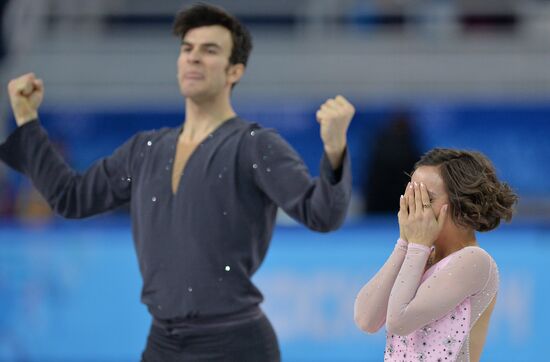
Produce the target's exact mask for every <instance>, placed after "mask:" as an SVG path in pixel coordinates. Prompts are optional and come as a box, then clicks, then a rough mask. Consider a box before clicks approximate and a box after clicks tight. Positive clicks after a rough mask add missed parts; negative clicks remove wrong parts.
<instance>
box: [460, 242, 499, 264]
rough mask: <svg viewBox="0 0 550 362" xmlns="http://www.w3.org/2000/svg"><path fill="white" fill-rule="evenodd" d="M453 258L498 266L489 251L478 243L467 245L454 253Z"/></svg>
mask: <svg viewBox="0 0 550 362" xmlns="http://www.w3.org/2000/svg"><path fill="white" fill-rule="evenodd" d="M453 259H459V260H464V262H468V263H473V264H485V265H487V266H489V267H494V268H496V266H497V264H496V262H495V259H493V257H492V256H491V254H489V252H488V251H487V250H485V249H483V248H482V247H480V246H478V245H471V246H466V247H464V248H462V249H460V250H459V251H457V252H455V253H454V254H453Z"/></svg>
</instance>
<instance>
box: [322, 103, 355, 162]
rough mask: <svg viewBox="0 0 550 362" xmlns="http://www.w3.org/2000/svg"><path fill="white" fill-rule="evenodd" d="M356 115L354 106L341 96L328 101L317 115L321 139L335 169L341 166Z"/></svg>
mask: <svg viewBox="0 0 550 362" xmlns="http://www.w3.org/2000/svg"><path fill="white" fill-rule="evenodd" d="M354 114H355V108H354V107H353V105H352V104H351V103H350V102H349V101H348V100H347V99H346V98H344V97H342V96H341V95H338V96H336V97H335V98H330V99H328V100H327V101H326V102H325V103H323V104H322V105H321V107H320V108H319V110H318V111H317V113H316V117H317V122H319V124H320V125H321V139H322V140H323V145H324V148H325V152H326V153H327V156H328V157H329V160H330V162H331V164H332V167H333V168H337V167H339V166H340V163H341V158H342V155H343V153H344V150H345V148H346V144H347V131H348V127H349V124H350V122H351V119H352V118H353V115H354Z"/></svg>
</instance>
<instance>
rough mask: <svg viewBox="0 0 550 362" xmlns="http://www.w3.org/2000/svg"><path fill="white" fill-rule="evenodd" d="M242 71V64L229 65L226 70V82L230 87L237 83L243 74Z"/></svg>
mask: <svg viewBox="0 0 550 362" xmlns="http://www.w3.org/2000/svg"><path fill="white" fill-rule="evenodd" d="M244 69H245V67H244V64H242V63H238V64H232V65H230V66H229V69H228V70H227V81H228V82H229V83H230V84H231V85H234V84H236V83H238V82H239V81H240V80H241V78H242V76H243V74H244Z"/></svg>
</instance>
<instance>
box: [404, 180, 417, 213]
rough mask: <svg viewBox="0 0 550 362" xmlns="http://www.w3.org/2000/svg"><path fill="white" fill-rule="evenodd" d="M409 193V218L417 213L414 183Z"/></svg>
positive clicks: (410, 186)
mask: <svg viewBox="0 0 550 362" xmlns="http://www.w3.org/2000/svg"><path fill="white" fill-rule="evenodd" d="M407 191H408V192H409V194H408V195H407V196H406V198H407V206H408V207H409V216H410V215H414V214H415V213H416V204H415V201H414V185H413V183H412V182H411V184H410V185H409V190H407Z"/></svg>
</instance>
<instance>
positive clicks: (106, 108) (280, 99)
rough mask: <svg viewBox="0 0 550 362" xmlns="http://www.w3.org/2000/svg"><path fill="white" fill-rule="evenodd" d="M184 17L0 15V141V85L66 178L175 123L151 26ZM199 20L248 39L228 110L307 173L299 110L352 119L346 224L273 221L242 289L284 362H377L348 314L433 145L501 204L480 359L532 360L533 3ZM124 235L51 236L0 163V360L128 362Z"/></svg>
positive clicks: (37, 201)
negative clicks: (30, 87) (30, 102)
mask: <svg viewBox="0 0 550 362" xmlns="http://www.w3.org/2000/svg"><path fill="white" fill-rule="evenodd" d="M189 3H190V2H185V1H180V0H159V1H155V2H152V1H146V0H132V1H130V0H86V1H85V0H11V1H8V0H4V1H0V11H1V12H2V19H3V24H2V28H1V29H2V34H1V35H2V37H1V42H0V80H1V81H2V86H1V87H0V138H1V139H4V138H5V137H6V136H7V135H8V134H9V133H10V132H11V131H12V130H13V129H14V128H15V124H14V121H13V119H12V116H11V113H10V112H9V107H8V100H7V98H6V94H5V85H6V84H7V81H8V80H9V79H11V78H13V77H15V76H17V75H19V74H22V73H25V72H28V71H33V72H35V73H36V74H37V75H38V76H39V77H41V78H42V79H43V80H44V82H45V86H46V97H45V100H44V103H43V105H42V107H41V111H40V115H41V121H42V123H43V124H44V126H45V127H46V129H47V130H48V132H49V133H50V135H51V137H52V139H53V140H54V142H55V143H56V144H57V145H58V147H59V148H60V149H61V151H62V152H63V154H64V155H65V157H66V158H67V160H68V161H69V163H70V164H71V165H73V166H74V167H75V168H76V169H78V170H84V169H85V168H86V167H87V166H88V165H90V163H91V162H93V161H94V160H96V159H98V158H99V157H102V156H105V155H108V154H109V153H111V152H112V151H113V150H114V148H115V147H116V146H118V145H119V144H121V143H122V142H123V141H124V140H126V139H127V138H128V137H130V136H131V135H132V134H133V133H135V132H136V131H138V130H143V129H152V128H160V127H165V126H176V125H179V124H180V123H181V122H182V120H183V117H184V108H183V100H182V98H181V96H180V94H179V91H178V87H177V83H176V76H175V75H176V57H177V54H178V50H179V42H178V39H176V38H175V37H173V36H172V35H171V23H172V20H173V16H174V14H175V13H176V12H177V10H178V9H179V8H181V7H182V6H183V5H185V4H189ZM211 3H213V4H218V5H221V6H223V7H224V8H225V9H227V10H228V11H230V12H232V13H234V14H236V15H237V16H238V17H239V18H241V19H242V20H243V21H244V22H245V23H246V24H247V25H248V26H249V27H250V29H251V32H252V34H253V37H254V50H253V52H252V55H251V59H250V62H249V67H248V69H247V73H246V75H245V78H244V79H243V81H242V82H241V83H240V84H239V85H238V86H237V87H236V88H235V90H234V101H235V107H236V110H237V112H238V113H239V114H240V115H241V116H243V117H245V118H247V119H249V120H253V121H257V122H259V123H261V124H262V125H264V126H266V127H273V128H276V129H277V130H278V131H279V132H280V133H281V134H283V136H284V137H285V138H286V139H288V140H289V142H290V143H291V144H292V145H293V146H294V147H295V148H296V149H297V150H298V152H299V153H300V154H301V155H302V156H303V158H304V160H305V161H306V163H307V164H308V166H309V167H310V170H311V172H312V173H313V174H314V175H315V174H317V173H318V170H317V167H318V166H317V165H318V161H319V158H320V156H321V149H322V147H321V142H320V140H319V132H318V125H317V123H316V122H315V119H314V114H315V111H316V110H317V107H318V106H319V105H320V104H321V103H322V102H323V101H324V100H325V99H326V98H328V97H332V96H334V95H336V94H339V93H340V94H343V95H345V96H346V97H348V98H349V99H350V100H351V101H352V102H353V103H354V104H355V105H356V108H357V114H356V117H355V119H354V121H353V123H352V126H351V129H350V133H349V147H350V155H351V158H352V162H353V176H354V197H353V202H352V206H351V209H350V213H349V218H348V222H347V224H346V225H345V226H344V228H343V229H342V230H340V231H338V232H336V233H333V234H328V235H322V236H320V235H317V234H313V233H312V232H308V231H306V230H304V228H303V227H301V226H297V225H295V224H293V223H292V221H290V220H288V218H287V217H285V216H284V215H281V217H280V219H279V221H280V225H281V226H279V227H278V229H277V231H276V233H275V238H274V241H273V243H272V248H271V250H270V253H269V254H268V257H267V259H266V262H265V265H264V266H263V267H262V268H261V269H260V272H259V273H258V275H257V282H258V284H259V286H260V287H261V289H262V290H263V291H264V292H265V296H266V303H265V308H266V310H267V312H268V314H269V315H270V317H271V318H272V320H273V323H274V324H275V327H276V329H277V331H278V333H279V337H280V340H281V347H282V351H283V358H284V360H285V361H377V360H380V359H381V356H382V353H383V348H384V339H383V332H381V333H378V334H377V335H375V336H367V335H363V334H362V333H361V332H359V331H358V330H356V329H355V327H354V326H353V321H352V306H353V299H354V297H355V293H356V292H357V291H358V289H359V288H360V287H361V285H362V284H363V283H365V282H366V281H368V279H369V278H370V277H371V276H372V275H373V274H374V272H375V271H376V269H377V268H378V267H379V266H380V265H382V263H383V261H384V260H385V257H386V256H387V255H388V254H389V252H390V250H391V248H392V247H393V243H394V242H395V239H396V237H397V235H398V231H397V220H396V218H395V214H396V212H397V207H398V201H397V200H398V198H399V195H400V193H401V190H402V189H403V187H404V185H405V183H406V178H407V177H406V175H405V174H404V172H406V171H410V169H411V167H412V163H414V161H415V160H416V159H418V157H419V155H421V154H422V153H423V152H425V151H427V150H428V149H430V148H432V147H436V146H441V147H459V148H469V149H476V150H480V151H482V152H484V153H485V154H487V155H488V156H489V157H490V158H491V159H492V160H493V161H494V163H495V165H496V167H497V170H498V173H499V176H500V177H502V178H503V179H505V180H506V181H507V182H509V183H510V184H511V186H512V187H513V188H514V189H515V190H516V191H517V192H518V193H519V194H520V197H521V201H520V203H519V205H518V212H517V215H516V218H515V219H514V221H513V222H512V224H511V225H509V226H505V227H502V228H501V229H499V230H498V231H496V232H494V233H492V234H488V235H480V240H481V244H482V246H483V247H485V248H487V249H488V250H489V251H490V252H491V253H492V254H493V255H494V257H495V259H496V260H497V263H498V264H499V266H500V269H501V273H502V286H501V287H502V288H501V293H500V296H499V302H498V303H497V307H496V311H495V314H494V317H493V323H492V325H491V332H490V335H489V337H488V343H487V347H486V351H485V354H484V357H485V359H484V360H487V361H534V360H540V359H538V358H539V357H537V356H538V354H536V351H537V350H539V351H540V350H542V348H543V347H544V336H545V327H546V325H548V324H550V313H548V312H545V310H544V306H545V305H546V302H548V301H550V300H549V299H550V298H549V296H548V295H547V292H545V290H544V288H545V285H547V284H548V280H547V279H548V277H547V276H545V269H546V268H545V266H546V260H547V256H548V254H549V252H550V227H549V226H550V166H548V160H549V159H550V157H549V156H550V142H549V141H548V138H549V136H550V121H549V120H550V70H549V69H548V64H550V1H548V0H499V1H489V0H486V1H473V0H457V1H449V0H426V1H420V0H411V1H406V2H405V1H397V0H395V1H388V0H384V1H382V0H377V1H375V0H373V1H359V0H339V1H337V0H309V1H306V0H301V1H286V0H280V1H253V0H239V1H237V0H227V1H211ZM128 223H129V221H128V216H127V211H126V210H117V211H116V212H113V213H111V214H109V215H105V216H100V217H95V218H92V219H91V220H87V221H78V222H75V221H71V222H66V221H63V220H60V219H59V218H58V217H55V216H53V215H51V212H50V211H49V209H48V207H47V206H46V205H45V204H44V202H43V200H42V199H41V197H40V196H39V195H38V194H37V193H36V191H35V190H34V189H33V187H32V185H31V184H30V182H29V181H28V180H26V179H24V178H23V177H21V176H20V175H18V174H16V173H14V172H12V171H8V170H7V168H6V167H5V166H4V165H0V360H3V361H4V360H5V361H135V360H138V358H139V354H140V352H141V349H142V347H143V345H144V341H145V336H146V334H147V329H148V325H149V317H148V315H147V313H146V310H145V308H144V307H143V306H141V305H140V304H139V288H140V278H139V275H138V272H137V268H136V261H135V256H134V254H133V245H132V241H131V238H130V231H129V227H128ZM113 271H114V273H113ZM545 280H546V281H545Z"/></svg>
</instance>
